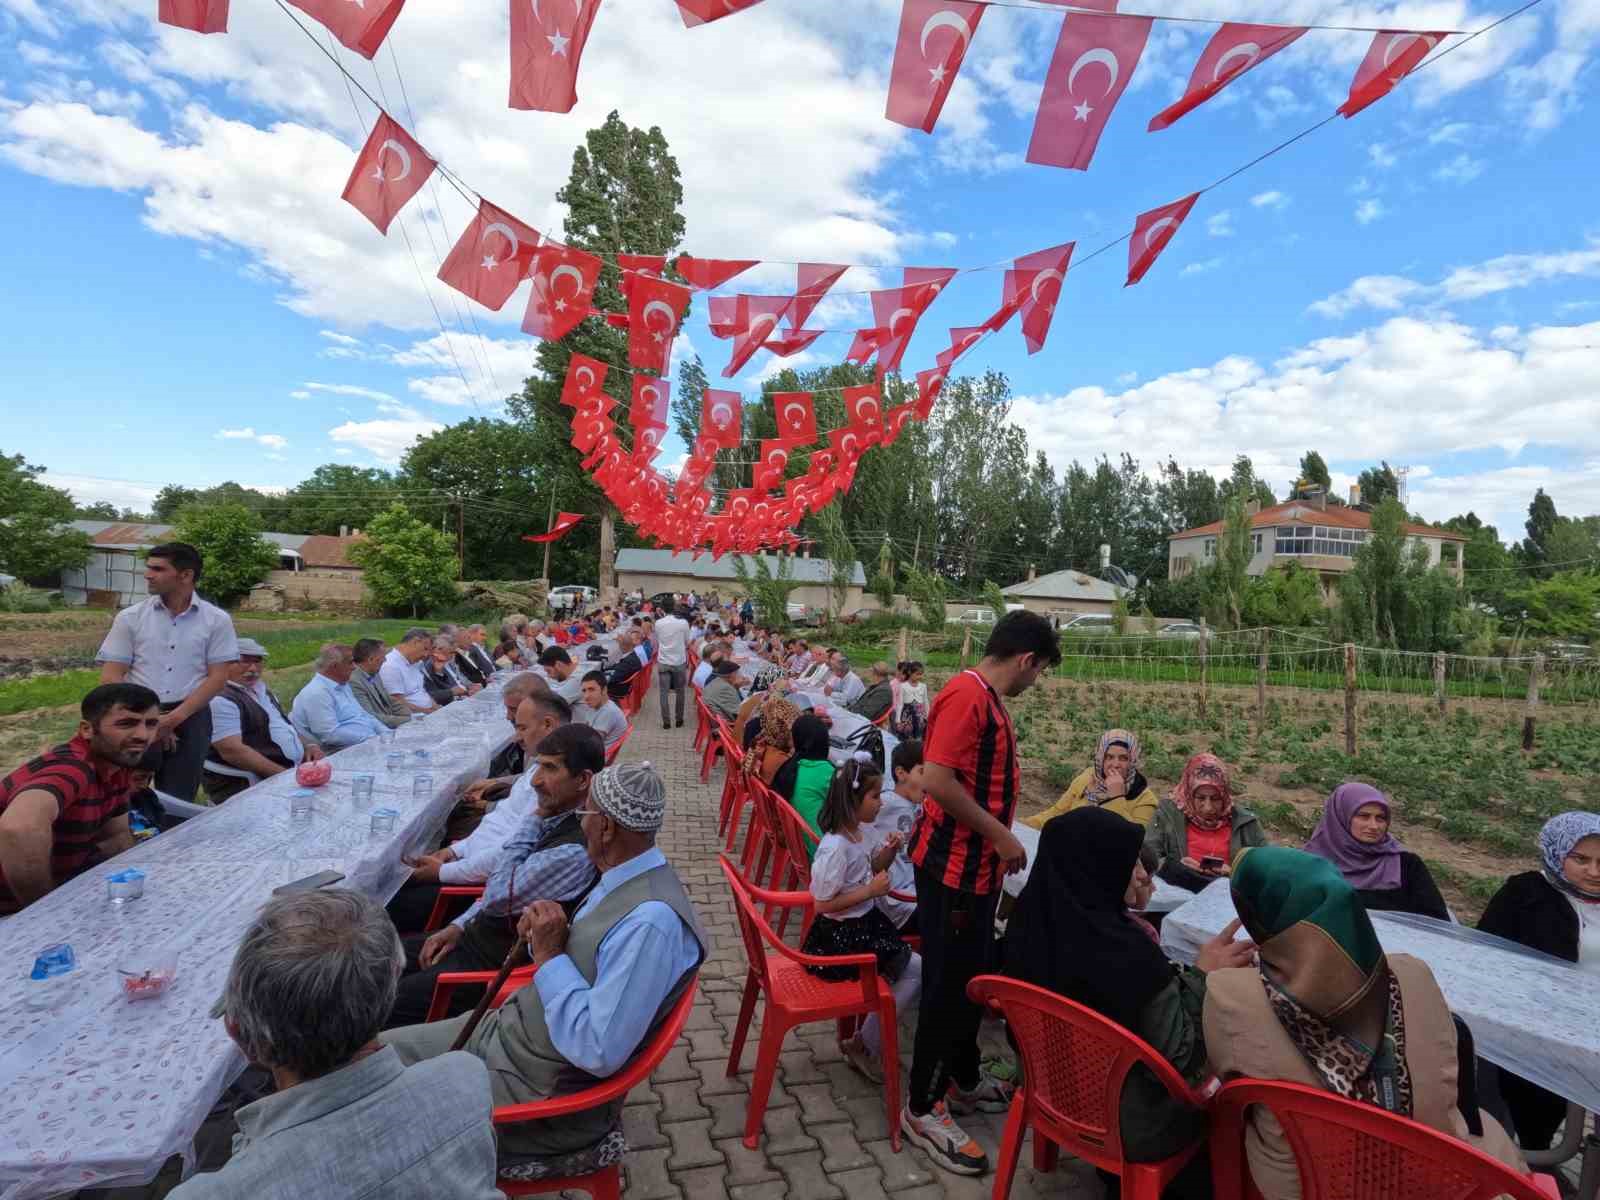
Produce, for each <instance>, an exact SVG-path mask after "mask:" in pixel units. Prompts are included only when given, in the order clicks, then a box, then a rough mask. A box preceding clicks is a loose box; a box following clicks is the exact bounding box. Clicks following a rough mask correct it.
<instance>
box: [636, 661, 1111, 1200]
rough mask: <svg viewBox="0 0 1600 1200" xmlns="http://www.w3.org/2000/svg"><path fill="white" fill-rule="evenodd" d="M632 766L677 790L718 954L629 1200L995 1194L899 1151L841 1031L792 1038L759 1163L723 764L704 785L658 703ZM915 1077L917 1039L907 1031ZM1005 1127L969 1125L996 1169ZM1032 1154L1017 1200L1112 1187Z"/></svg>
mask: <svg viewBox="0 0 1600 1200" xmlns="http://www.w3.org/2000/svg"><path fill="white" fill-rule="evenodd" d="M635 721H636V727H635V730H634V733H633V737H632V738H631V739H630V740H629V742H628V745H627V746H626V747H625V748H624V750H623V759H624V760H625V761H632V762H640V761H644V760H649V761H650V762H651V763H652V764H654V765H655V767H656V769H657V770H659V771H660V772H661V775H662V778H663V779H664V780H665V781H666V785H667V796H668V807H667V821H666V825H665V827H664V828H663V830H662V833H661V838H660V845H661V848H662V851H663V852H664V853H665V854H666V856H667V858H668V859H669V860H670V861H671V862H672V864H673V866H674V867H675V868H676V869H677V871H678V874H679V876H680V877H681V878H682V879H683V881H684V884H685V886H686V887H687V888H688V891H689V894H690V896H691V897H692V898H693V899H694V902H695V905H696V907H697V908H698V910H699V913H700V918H701V920H702V921H703V922H704V924H705V926H706V928H707V929H708V931H709V932H710V933H711V936H712V937H713V939H714V941H715V944H714V945H713V947H712V950H711V953H710V956H709V958H708V959H707V961H706V963H705V965H704V966H703V967H702V968H701V972H700V995H699V999H698V1000H697V1001H696V1003H695V1007H694V1012H693V1014H692V1015H691V1016H690V1018H689V1023H688V1025H687V1027H686V1029H685V1032H684V1036H683V1039H682V1041H681V1042H680V1043H679V1044H678V1045H677V1046H676V1047H674V1048H673V1050H672V1052H671V1054H669V1055H668V1056H667V1058H666V1060H665V1061H664V1062H663V1063H662V1065H661V1067H660V1069H659V1070H657V1071H656V1073H655V1075H654V1076H653V1077H652V1078H651V1079H650V1081H649V1082H648V1084H645V1085H641V1086H640V1087H638V1088H636V1089H635V1090H634V1091H633V1092H632V1093H631V1094H630V1095H629V1097H628V1102H627V1107H626V1108H625V1109H624V1110H623V1127H624V1132H625V1133H626V1134H627V1138H628V1144H629V1147H630V1150H629V1154H628V1158H627V1167H626V1172H627V1173H626V1180H625V1195H626V1196H627V1197H628V1200H724V1198H725V1197H731V1198H732V1200H778V1198H780V1197H789V1198H792V1200H844V1198H848V1200H870V1198H872V1197H882V1196H887V1195H892V1196H894V1197H896V1198H897V1200H940V1198H941V1197H950V1198H951V1200H979V1198H980V1197H988V1196H990V1195H991V1193H992V1189H993V1186H994V1177H993V1175H992V1174H990V1175H986V1176H983V1177H981V1178H970V1177H961V1176H957V1175H952V1174H950V1173H948V1172H946V1171H943V1170H940V1169H939V1168H938V1167H935V1166H933V1165H932V1164H930V1163H929V1161H928V1159H927V1157H926V1156H925V1155H923V1153H922V1152H921V1151H920V1150H918V1149H917V1148H915V1147H913V1146H911V1145H909V1144H906V1143H902V1145H901V1149H900V1152H899V1153H895V1152H894V1151H892V1150H891V1149H890V1146H889V1128H888V1122H887V1118H886V1116H885V1112H884V1103H883V1092H882V1089H881V1088H879V1087H876V1086H874V1085H873V1084H871V1083H869V1082H868V1081H867V1080H865V1079H863V1078H861V1076H859V1075H857V1074H856V1073H855V1072H854V1071H852V1070H851V1069H850V1068H849V1067H848V1066H847V1065H846V1064H845V1062H844V1060H843V1058H842V1057H841V1055H840V1053H839V1047H838V1043H837V1040H836V1036H835V1031H834V1026H833V1023H832V1022H819V1023H817V1024H815V1025H809V1026H802V1027H800V1028H799V1029H797V1030H794V1031H791V1032H790V1034H789V1035H788V1040H787V1042H786V1043H785V1048H784V1051H783V1055H782V1067H781V1069H780V1071H779V1075H778V1079H777V1081H776V1082H775V1083H774V1085H773V1088H772V1095H771V1097H770V1098H769V1100H768V1106H767V1111H766V1115H765V1117H764V1118H763V1121H764V1125H765V1136H764V1137H763V1139H762V1142H761V1145H760V1147H759V1148H758V1149H756V1150H747V1149H746V1148H745V1146H744V1144H743V1142H742V1141H741V1140H740V1139H741V1135H742V1134H743V1131H744V1121H745V1113H746V1111H747V1106H748V1103H749V1097H750V1077H751V1075H752V1073H753V1071H754V1064H755V1051H756V1042H757V1040H758V1034H757V1031H758V1030H759V1027H760V1026H759V1022H760V1017H759V1009H758V1015H757V1019H756V1026H755V1029H753V1030H752V1032H751V1034H750V1036H749V1038H748V1039H747V1043H746V1047H745V1053H744V1061H743V1063H742V1064H741V1066H742V1068H743V1069H742V1070H741V1071H740V1073H739V1074H738V1075H737V1076H735V1077H734V1078H732V1079H730V1078H728V1077H727V1075H726V1071H727V1062H728V1047H729V1045H730V1044H731V1042H732V1036H733V1027H734V1024H735V1022H736V1021H737V1020H738V1015H739V1000H740V995H741V991H742V989H743V987H744V978H745V956H744V944H743V942H742V941H741V940H740V937H739V931H738V928H737V925H736V924H735V920H734V912H733V904H732V901H731V900H730V898H729V896H728V887H727V883H726V882H725V881H724V880H723V878H722V874H721V871H720V869H719V868H718V866H717V853H718V850H719V849H720V845H719V839H718V837H717V806H718V802H719V800H720V797H721V788H722V773H721V766H720V764H719V765H718V767H717V768H716V770H715V771H714V772H713V774H712V777H711V781H710V782H709V783H707V784H702V783H701V782H700V770H699V756H698V755H697V754H696V753H695V752H694V749H693V744H692V743H693V733H694V729H693V725H694V719H693V715H692V713H691V714H690V716H689V719H688V721H687V722H686V723H685V725H684V727H683V728H682V729H670V730H667V729H662V728H661V724H660V709H659V704H658V701H657V696H656V694H655V692H654V691H653V690H652V693H651V695H650V697H649V698H648V700H647V702H646V704H645V707H644V709H643V711H641V712H640V713H639V715H638V717H637V718H636V719H635ZM901 1030H902V1031H901V1046H902V1048H903V1049H904V1050H905V1051H906V1055H905V1058H906V1062H905V1065H904V1067H903V1068H902V1073H901V1077H902V1079H904V1078H905V1077H906V1074H907V1072H909V1069H910V1061H909V1048H910V1028H909V1026H908V1025H907V1024H902V1027H901ZM1004 1121H1005V1115H1004V1114H1003V1113H1002V1114H999V1115H995V1116H990V1115H981V1116H977V1117H968V1118H963V1122H962V1123H963V1125H964V1127H965V1128H966V1129H967V1131H968V1132H969V1133H971V1134H972V1136H974V1137H976V1138H977V1139H978V1140H979V1141H980V1142H982V1143H983V1145H984V1147H985V1148H986V1149H987V1150H988V1151H989V1156H990V1159H991V1161H992V1160H993V1159H994V1157H995V1155H996V1152H997V1150H998V1148H999V1145H1000V1133H1001V1128H1002V1126H1003V1124H1004ZM1031 1161H1032V1155H1031V1150H1029V1149H1024V1152H1023V1159H1022V1165H1021V1166H1019V1167H1018V1169H1017V1174H1016V1180H1015V1183H1014V1185H1013V1187H1012V1190H1011V1195H1012V1196H1014V1197H1016V1198H1017V1200H1032V1198H1033V1197H1050V1198H1052V1200H1099V1197H1100V1196H1101V1194H1102V1189H1101V1185H1100V1183H1099V1182H1098V1180H1097V1179H1096V1178H1095V1176H1094V1173H1093V1171H1091V1170H1090V1169H1089V1168H1088V1167H1087V1166H1086V1165H1085V1164H1084V1163H1082V1162H1079V1161H1077V1160H1075V1159H1068V1158H1065V1157H1063V1159H1062V1161H1061V1165H1060V1166H1059V1167H1058V1168H1057V1169H1056V1170H1055V1171H1054V1172H1051V1173H1049V1174H1038V1173H1035V1172H1034V1171H1033V1170H1032V1169H1031V1167H1030V1166H1029V1165H1028V1164H1029V1163H1031Z"/></svg>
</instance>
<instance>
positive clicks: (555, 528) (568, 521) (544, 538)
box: [522, 512, 583, 542]
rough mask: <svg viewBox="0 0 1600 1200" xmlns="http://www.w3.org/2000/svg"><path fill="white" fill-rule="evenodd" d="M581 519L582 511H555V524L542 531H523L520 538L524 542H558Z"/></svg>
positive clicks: (575, 526)
mask: <svg viewBox="0 0 1600 1200" xmlns="http://www.w3.org/2000/svg"><path fill="white" fill-rule="evenodd" d="M582 520H583V514H582V513H569V512H564V513H557V514H556V520H555V524H553V525H551V526H550V528H549V530H547V531H546V532H544V533H525V534H523V535H522V540H523V541H525V542H559V541H560V540H561V539H562V538H564V537H566V536H567V533H568V531H569V530H572V529H575V528H577V526H578V523H579V522H580V521H582Z"/></svg>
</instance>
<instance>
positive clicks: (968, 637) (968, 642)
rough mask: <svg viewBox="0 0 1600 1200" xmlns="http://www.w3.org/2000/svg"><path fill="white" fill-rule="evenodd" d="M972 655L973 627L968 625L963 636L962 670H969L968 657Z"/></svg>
mask: <svg viewBox="0 0 1600 1200" xmlns="http://www.w3.org/2000/svg"><path fill="white" fill-rule="evenodd" d="M971 653H972V626H971V625H968V626H967V628H966V631H965V632H964V633H963V634H962V635H961V669H962V670H963V671H965V670H966V669H967V655H969V654H971Z"/></svg>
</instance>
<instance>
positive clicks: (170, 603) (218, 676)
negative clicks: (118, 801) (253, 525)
mask: <svg viewBox="0 0 1600 1200" xmlns="http://www.w3.org/2000/svg"><path fill="white" fill-rule="evenodd" d="M201 567H202V564H201V561H200V552H199V551H198V550H196V549H195V548H194V547H193V546H191V545H189V544H188V543H187V542H166V543H163V544H162V545H160V546H152V547H151V548H150V551H149V553H147V554H146V555H145V559H144V582H145V587H147V588H148V589H149V590H150V599H148V600H141V601H140V602H139V603H138V604H134V605H131V606H130V607H128V608H125V609H123V610H122V611H121V612H119V613H118V614H117V617H116V620H114V621H113V622H112V623H111V632H110V633H108V634H106V640H105V641H104V642H102V643H101V644H100V652H99V654H97V655H96V656H95V657H96V658H97V659H98V660H99V662H100V664H101V665H100V682H101V683H123V682H127V683H137V684H142V685H143V686H145V687H147V688H149V689H150V690H151V691H153V692H154V693H155V694H156V695H157V696H158V697H159V698H160V701H161V722H160V725H159V726H158V727H157V729H156V737H155V744H156V745H157V746H160V747H161V748H162V750H163V751H164V752H165V756H164V757H163V758H162V760H161V766H160V768H159V769H158V770H157V771H156V786H157V787H158V788H160V789H161V790H162V791H163V792H166V793H167V794H168V795H169V796H176V797H177V798H178V799H179V800H193V799H194V794H195V792H196V790H197V789H198V788H199V786H200V772H201V769H202V767H203V765H204V763H205V760H206V752H207V751H208V750H209V749H210V748H211V716H210V709H209V707H208V706H209V705H210V703H211V698H212V697H213V696H215V695H217V693H219V692H221V691H222V689H223V688H224V687H225V686H226V685H227V682H228V665H229V664H230V663H233V662H235V661H237V660H238V658H239V644H238V641H237V639H236V638H235V637H234V633H233V619H232V618H231V617H229V616H228V614H227V613H225V612H223V611H222V610H221V609H220V608H218V607H217V606H216V605H215V604H210V603H208V602H206V601H204V600H202V599H200V597H199V596H197V595H195V593H194V589H195V586H196V585H197V584H198V583H199V582H200V571H201Z"/></svg>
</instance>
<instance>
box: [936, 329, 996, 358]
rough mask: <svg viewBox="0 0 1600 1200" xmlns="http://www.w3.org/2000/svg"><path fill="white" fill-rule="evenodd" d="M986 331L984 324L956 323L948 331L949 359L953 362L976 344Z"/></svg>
mask: <svg viewBox="0 0 1600 1200" xmlns="http://www.w3.org/2000/svg"><path fill="white" fill-rule="evenodd" d="M987 332H988V327H987V326H984V325H957V326H956V327H955V328H954V329H952V330H951V331H950V349H949V350H948V351H947V352H946V353H948V354H949V355H950V361H951V362H955V361H956V360H958V359H959V358H961V356H962V355H964V354H966V352H967V351H968V350H971V349H972V348H973V347H974V346H976V345H977V344H978V340H979V339H980V338H982V337H983V335H984V334H985V333H987Z"/></svg>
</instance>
